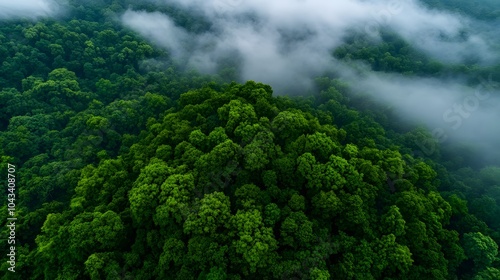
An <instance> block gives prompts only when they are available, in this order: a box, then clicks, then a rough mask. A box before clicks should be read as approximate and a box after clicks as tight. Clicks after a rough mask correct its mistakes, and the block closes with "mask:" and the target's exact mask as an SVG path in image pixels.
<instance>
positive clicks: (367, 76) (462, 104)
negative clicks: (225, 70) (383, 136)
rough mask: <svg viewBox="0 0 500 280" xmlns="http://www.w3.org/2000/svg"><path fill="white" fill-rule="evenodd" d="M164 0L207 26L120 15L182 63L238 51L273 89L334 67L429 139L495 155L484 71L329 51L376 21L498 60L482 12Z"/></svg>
mask: <svg viewBox="0 0 500 280" xmlns="http://www.w3.org/2000/svg"><path fill="white" fill-rule="evenodd" d="M155 2H156V4H157V5H162V3H167V1H155ZM173 2H174V3H175V4H176V5H177V6H178V7H180V8H183V9H186V10H189V11H193V12H196V13H198V14H200V15H202V16H203V17H204V18H205V20H207V21H208V22H210V24H211V25H210V29H209V30H208V31H206V32H202V33H201V34H200V33H191V32H189V31H187V30H186V29H183V28H182V27H180V26H178V25H176V24H175V23H174V20H173V19H172V18H170V17H169V16H167V15H166V14H162V13H159V12H152V13H150V12H145V11H140V10H139V11H136V10H131V9H129V10H127V11H126V12H125V13H124V14H123V15H122V17H121V20H122V22H123V24H124V25H126V26H128V27H130V28H131V29H133V30H135V31H137V32H138V33H140V34H141V35H142V36H144V37H146V38H147V39H149V40H151V41H152V42H154V43H156V44H157V45H159V46H161V47H164V48H166V49H167V50H168V51H169V52H170V54H171V55H172V57H173V58H174V59H175V60H176V61H177V63H179V64H181V65H184V66H188V67H194V68H196V69H198V70H199V71H201V72H205V73H214V72H215V71H216V70H217V69H218V67H219V62H220V61H221V60H223V59H227V58H228V56H229V58H233V59H234V60H237V61H238V63H237V65H238V66H239V67H238V74H239V77H240V79H241V80H242V81H244V80H256V81H260V82H264V83H268V84H270V85H272V86H273V88H274V89H275V92H276V94H292V95H293V94H303V95H304V94H308V93H310V92H312V90H313V87H312V85H313V82H312V80H313V78H314V77H317V76H319V75H321V74H322V73H324V72H325V71H329V72H331V71H333V72H336V73H337V74H338V75H340V76H341V77H343V79H346V80H347V81H349V82H350V83H349V84H350V85H351V86H352V87H353V88H354V89H356V90H358V91H362V92H364V93H366V94H370V95H371V96H373V97H374V98H375V99H376V100H378V101H379V102H382V103H384V104H387V105H390V106H393V107H395V108H396V111H397V112H399V114H400V117H401V119H404V120H407V121H410V122H414V123H418V124H424V125H425V126H427V127H428V128H429V129H430V131H431V132H432V133H433V135H434V136H435V137H436V141H437V142H439V143H442V144H446V143H461V142H463V143H467V144H469V145H472V146H474V147H476V148H477V150H476V151H477V152H478V157H479V158H482V159H484V160H488V162H491V161H495V159H497V158H500V154H499V152H497V149H495V148H496V147H497V145H498V144H497V143H500V130H499V127H498V125H497V122H498V120H500V116H499V114H500V110H498V108H499V102H500V101H499V97H500V93H499V91H498V87H497V85H498V83H497V82H495V81H493V80H491V76H490V77H480V78H479V80H478V81H477V84H478V86H476V87H474V88H471V87H468V86H466V85H465V83H466V82H465V80H466V78H467V77H465V78H463V80H460V79H447V80H442V79H438V78H437V77H436V78H428V77H427V78H422V77H418V76H412V77H408V76H403V75H400V74H394V73H393V74H387V73H380V72H374V71H371V70H370V69H369V68H365V70H364V71H363V74H362V75H359V74H355V73H358V71H353V69H352V68H351V67H350V66H348V64H345V63H343V62H340V61H338V60H336V59H334V58H333V56H332V51H333V50H334V49H335V48H337V47H338V46H341V45H342V44H344V43H345V42H344V38H346V36H347V35H349V34H350V33H352V32H356V33H358V34H364V35H365V36H366V37H367V38H370V39H371V40H375V41H377V40H380V38H381V37H380V31H381V30H390V31H391V32H394V33H396V34H397V35H399V36H400V37H402V38H403V39H405V40H406V41H407V42H409V43H410V44H411V45H412V47H413V48H415V49H416V50H418V51H421V52H423V53H425V54H426V55H427V56H429V57H430V58H432V59H434V60H437V61H440V62H441V63H446V64H459V63H463V62H465V61H470V60H471V59H473V60H474V61H475V62H476V64H478V65H483V66H487V65H492V64H498V62H499V61H500V60H499V54H500V52H499V51H498V44H497V42H498V41H497V39H496V37H494V36H492V35H493V34H495V33H496V31H495V30H496V29H495V27H494V26H491V24H488V23H487V22H479V21H477V20H474V19H471V18H467V17H464V16H463V15H459V14H457V13H451V12H445V11H442V10H432V9H429V8H427V7H426V6H424V5H423V4H421V3H420V2H418V1H414V0H404V1H379V0H372V1H360V0H353V1H335V2H333V1H332V2H325V1H321V0H296V1H271V2H269V1H263V0H255V1H241V0H204V1H201V0H185V1H173ZM169 3H170V4H171V3H172V1H169ZM495 49H496V50H495ZM420 144H421V146H422V150H423V152H424V153H432V152H433V148H432V149H431V147H430V146H429V144H428V143H420Z"/></svg>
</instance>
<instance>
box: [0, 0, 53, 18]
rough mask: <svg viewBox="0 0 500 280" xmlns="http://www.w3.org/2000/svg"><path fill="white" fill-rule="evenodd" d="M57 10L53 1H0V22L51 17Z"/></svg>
mask: <svg viewBox="0 0 500 280" xmlns="http://www.w3.org/2000/svg"><path fill="white" fill-rule="evenodd" d="M59 8H60V7H59V5H58V4H57V3H56V2H54V1H53V0H17V1H11V0H0V20H2V19H15V18H30V19H35V18H39V17H45V16H51V15H54V14H56V13H57V12H58V11H59Z"/></svg>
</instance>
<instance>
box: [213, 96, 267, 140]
mask: <svg viewBox="0 0 500 280" xmlns="http://www.w3.org/2000/svg"><path fill="white" fill-rule="evenodd" d="M217 113H218V114H219V118H220V119H221V120H222V121H227V123H226V126H225V128H226V131H228V132H230V133H232V132H233V131H234V129H235V128H236V127H237V126H238V125H240V123H244V122H245V123H248V124H252V123H255V122H256V121H257V115H256V114H255V111H254V108H253V106H252V105H250V104H245V103H243V102H242V101H240V100H231V102H229V104H226V105H224V106H222V107H221V108H219V109H218V110H217Z"/></svg>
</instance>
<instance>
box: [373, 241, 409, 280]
mask: <svg viewBox="0 0 500 280" xmlns="http://www.w3.org/2000/svg"><path fill="white" fill-rule="evenodd" d="M374 251H375V252H376V253H377V255H378V260H379V262H377V264H378V265H382V266H384V267H386V269H387V270H388V271H390V272H391V273H396V272H400V273H406V272H408V271H409V269H410V266H411V265H412V263H413V259H412V253H411V252H410V249H408V247H406V246H403V245H400V244H398V243H396V237H395V236H394V235H393V234H389V235H384V236H382V238H381V239H380V240H379V241H378V242H377V244H376V245H375V248H374Z"/></svg>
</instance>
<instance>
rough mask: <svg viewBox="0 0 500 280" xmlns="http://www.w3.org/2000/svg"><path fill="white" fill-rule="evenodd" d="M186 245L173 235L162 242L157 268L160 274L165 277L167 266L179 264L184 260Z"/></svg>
mask: <svg viewBox="0 0 500 280" xmlns="http://www.w3.org/2000/svg"><path fill="white" fill-rule="evenodd" d="M185 250H186V246H185V244H184V243H183V242H182V241H181V240H179V239H177V238H174V237H171V238H168V239H167V240H165V243H164V244H163V252H162V253H161V255H160V259H159V260H158V266H159V267H158V270H159V272H160V276H162V277H167V274H166V273H168V271H169V267H170V266H171V265H172V264H173V265H176V266H180V265H181V264H182V261H183V260H184V256H185Z"/></svg>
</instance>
